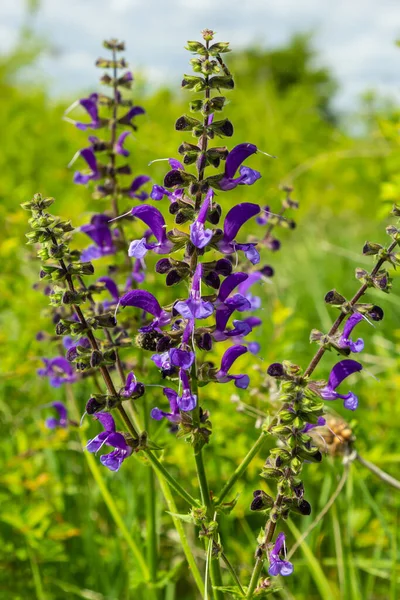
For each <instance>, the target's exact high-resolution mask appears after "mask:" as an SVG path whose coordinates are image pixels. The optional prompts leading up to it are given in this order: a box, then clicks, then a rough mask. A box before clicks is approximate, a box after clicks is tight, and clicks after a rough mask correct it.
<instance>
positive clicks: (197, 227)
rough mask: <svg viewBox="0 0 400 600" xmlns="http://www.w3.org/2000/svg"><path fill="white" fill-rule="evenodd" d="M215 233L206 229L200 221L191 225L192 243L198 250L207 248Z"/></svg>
mask: <svg viewBox="0 0 400 600" xmlns="http://www.w3.org/2000/svg"><path fill="white" fill-rule="evenodd" d="M213 233H214V232H213V230H212V229H205V228H204V225H203V223H200V221H195V222H194V223H192V224H191V225H190V241H191V242H192V244H193V246H195V247H196V248H205V247H206V246H207V245H208V244H209V243H210V242H211V239H212V237H213Z"/></svg>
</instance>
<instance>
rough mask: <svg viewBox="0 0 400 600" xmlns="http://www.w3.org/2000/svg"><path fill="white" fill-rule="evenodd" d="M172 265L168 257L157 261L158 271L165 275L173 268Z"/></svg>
mask: <svg viewBox="0 0 400 600" xmlns="http://www.w3.org/2000/svg"><path fill="white" fill-rule="evenodd" d="M171 267H172V265H171V262H170V260H169V259H168V258H160V260H159V261H157V263H156V267H155V269H156V273H160V274H161V275H164V274H165V273H168V271H169V270H170V269H171Z"/></svg>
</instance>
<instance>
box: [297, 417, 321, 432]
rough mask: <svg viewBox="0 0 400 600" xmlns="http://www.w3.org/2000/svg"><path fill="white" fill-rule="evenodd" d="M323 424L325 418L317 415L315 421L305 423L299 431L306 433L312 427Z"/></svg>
mask: <svg viewBox="0 0 400 600" xmlns="http://www.w3.org/2000/svg"><path fill="white" fill-rule="evenodd" d="M325 424H326V419H324V417H318V419H317V422H316V423H306V424H305V425H304V427H303V429H302V430H301V431H302V432H303V433H308V432H309V431H311V430H312V429H315V428H316V427H323V426H324V425H325Z"/></svg>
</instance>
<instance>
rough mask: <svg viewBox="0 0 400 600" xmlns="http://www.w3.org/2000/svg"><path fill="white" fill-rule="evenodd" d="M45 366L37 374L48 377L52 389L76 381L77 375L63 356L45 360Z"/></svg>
mask: <svg viewBox="0 0 400 600" xmlns="http://www.w3.org/2000/svg"><path fill="white" fill-rule="evenodd" d="M42 360H43V362H44V364H45V366H44V368H42V369H38V371H37V373H38V375H40V376H41V377H48V378H49V381H50V385H51V386H52V387H55V388H57V387H60V386H61V385H63V384H64V383H74V382H75V381H76V373H74V370H73V368H72V366H71V364H70V363H69V362H68V360H67V359H66V358H64V357H63V356H56V357H55V358H43V359H42Z"/></svg>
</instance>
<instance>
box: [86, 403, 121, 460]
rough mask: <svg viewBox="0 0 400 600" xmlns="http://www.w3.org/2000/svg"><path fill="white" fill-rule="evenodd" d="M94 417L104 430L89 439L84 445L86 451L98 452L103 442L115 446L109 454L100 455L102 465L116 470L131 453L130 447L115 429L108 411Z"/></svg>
mask: <svg viewBox="0 0 400 600" xmlns="http://www.w3.org/2000/svg"><path fill="white" fill-rule="evenodd" d="M94 418H95V419H97V420H98V421H100V423H101V424H102V425H103V427H104V431H102V432H101V433H99V434H98V435H96V437H95V438H93V439H92V440H89V441H88V443H87V445H86V450H88V452H92V453H96V452H98V451H99V450H100V449H101V448H102V447H103V446H104V444H105V445H106V446H111V447H112V448H115V450H113V451H112V452H109V454H103V456H101V457H100V462H101V464H102V465H104V466H105V467H107V469H110V471H118V470H119V469H120V467H121V465H122V463H123V462H124V460H125V459H126V458H128V456H130V455H131V454H132V448H131V447H130V446H129V445H128V444H127V443H126V440H125V438H124V436H123V435H122V433H119V432H117V431H116V430H115V422H114V419H113V417H112V416H111V415H110V414H109V413H101V412H100V413H97V414H96V415H94Z"/></svg>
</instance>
